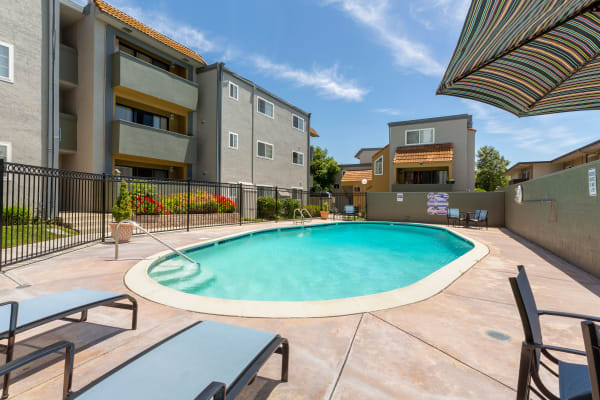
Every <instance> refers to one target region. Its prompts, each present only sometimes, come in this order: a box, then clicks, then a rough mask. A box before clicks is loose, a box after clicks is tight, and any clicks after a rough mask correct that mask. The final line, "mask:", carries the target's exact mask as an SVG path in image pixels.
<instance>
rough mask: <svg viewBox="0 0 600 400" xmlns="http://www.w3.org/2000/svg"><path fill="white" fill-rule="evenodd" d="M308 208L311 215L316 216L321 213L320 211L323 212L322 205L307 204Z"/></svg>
mask: <svg viewBox="0 0 600 400" xmlns="http://www.w3.org/2000/svg"><path fill="white" fill-rule="evenodd" d="M306 209H307V210H308V212H309V213H310V215H312V216H313V217H316V216H318V215H319V212H321V207H320V206H317V205H314V204H309V205H307V206H306Z"/></svg>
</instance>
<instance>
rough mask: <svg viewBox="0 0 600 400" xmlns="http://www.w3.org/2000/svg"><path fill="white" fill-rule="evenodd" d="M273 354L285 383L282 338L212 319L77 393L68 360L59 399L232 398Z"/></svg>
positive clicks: (285, 347)
mask: <svg viewBox="0 0 600 400" xmlns="http://www.w3.org/2000/svg"><path fill="white" fill-rule="evenodd" d="M59 345H61V344H57V345H56V346H59ZM273 353H279V354H281V355H282V370H281V380H282V381H284V382H287V379H288V363H289V345H288V342H287V340H286V339H284V338H282V337H281V336H279V335H276V334H273V333H268V332H263V331H258V330H254V329H248V328H242V327H239V326H234V325H228V324H223V323H219V322H214V321H206V322H198V323H195V324H193V325H191V326H189V327H187V328H185V329H183V330H182V331H180V332H178V333H176V334H174V335H173V336H171V337H169V338H167V339H165V340H163V341H161V342H160V343H158V344H156V345H154V346H152V347H150V348H149V349H147V350H145V351H144V352H142V353H141V354H139V355H137V356H135V357H133V358H132V359H130V360H129V361H126V362H125V363H124V364H122V365H120V366H118V367H116V368H115V369H113V370H112V371H110V372H108V373H106V374H105V375H103V376H101V377H100V378H98V379H96V380H95V381H93V382H92V383H90V384H89V385H87V386H85V387H84V388H82V389H81V390H79V391H78V392H75V393H72V392H71V381H72V374H73V364H72V362H70V361H69V357H68V356H67V363H66V365H65V377H64V381H63V383H64V387H63V399H68V400H70V399H78V400H99V399H111V400H121V399H123V400H125V399H127V400H138V399H139V400H141V399H144V400H154V399H156V400H159V399H160V400H164V399H178V400H188V399H189V400H204V399H213V398H214V399H219V400H224V399H225V397H227V399H232V398H235V397H236V396H237V395H238V394H239V393H240V392H241V391H242V389H243V388H244V387H246V385H248V384H249V383H251V382H252V381H253V380H254V378H255V377H256V374H257V372H258V370H259V369H260V368H261V367H262V366H263V365H264V364H265V362H266V361H267V360H268V359H269V357H270V356H271V355H272V354H273ZM15 361H18V360H15ZM22 365H23V363H22V362H21V365H20V366H22ZM2 371H3V370H2V368H0V372H2ZM4 371H6V368H4Z"/></svg>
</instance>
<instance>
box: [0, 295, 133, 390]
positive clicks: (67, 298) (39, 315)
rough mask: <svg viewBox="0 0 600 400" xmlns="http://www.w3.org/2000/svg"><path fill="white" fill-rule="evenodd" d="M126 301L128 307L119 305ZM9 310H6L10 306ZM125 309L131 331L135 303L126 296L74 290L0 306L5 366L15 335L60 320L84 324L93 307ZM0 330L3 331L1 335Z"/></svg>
mask: <svg viewBox="0 0 600 400" xmlns="http://www.w3.org/2000/svg"><path fill="white" fill-rule="evenodd" d="M121 300H128V301H129V302H131V304H124V303H118V302H119V301H121ZM9 305H10V307H7V306H9ZM100 306H105V307H114V308H124V309H127V310H132V311H133V317H132V321H131V329H136V327H137V302H136V300H135V299H134V298H133V297H131V296H129V295H126V294H119V293H110V292H101V291H97V290H88V289H74V290H69V291H66V292H58V293H53V294H49V295H45V296H39V297H34V298H32V299H28V300H23V301H20V302H16V301H8V302H4V303H0V324H4V323H5V322H4V321H7V322H9V325H8V329H6V330H3V329H5V328H6V325H4V326H2V325H0V327H1V328H0V340H3V339H6V340H7V341H8V343H7V346H6V362H7V363H9V362H10V361H11V360H12V358H13V353H14V345H15V337H16V335H17V334H18V333H22V332H25V331H27V330H29V329H33V328H35V327H37V326H40V325H43V324H46V323H48V322H52V321H56V320H59V319H62V320H66V321H71V322H83V321H85V320H87V313H88V310H90V309H91V308H95V307H100ZM77 313H81V317H79V318H77V319H74V318H70V317H69V316H70V315H73V314H77ZM2 330H3V331H2ZM9 379H10V374H9V373H7V374H5V375H4V385H3V387H2V397H3V398H5V397H7V396H8V388H9Z"/></svg>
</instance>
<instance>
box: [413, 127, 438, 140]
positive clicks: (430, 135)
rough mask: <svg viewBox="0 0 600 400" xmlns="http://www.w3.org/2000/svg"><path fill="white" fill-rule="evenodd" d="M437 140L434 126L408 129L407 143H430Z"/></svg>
mask: <svg viewBox="0 0 600 400" xmlns="http://www.w3.org/2000/svg"><path fill="white" fill-rule="evenodd" d="M434 140H435V130H434V129H433V128H426V129H414V130H410V131H406V144H429V143H433V142H434Z"/></svg>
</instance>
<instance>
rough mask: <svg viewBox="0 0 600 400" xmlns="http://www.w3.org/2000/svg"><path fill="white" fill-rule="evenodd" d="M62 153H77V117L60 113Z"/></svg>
mask: <svg viewBox="0 0 600 400" xmlns="http://www.w3.org/2000/svg"><path fill="white" fill-rule="evenodd" d="M58 124H59V127H60V146H59V148H60V151H61V152H76V151H77V117H75V116H74V115H71V114H64V113H60V116H59V122H58Z"/></svg>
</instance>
